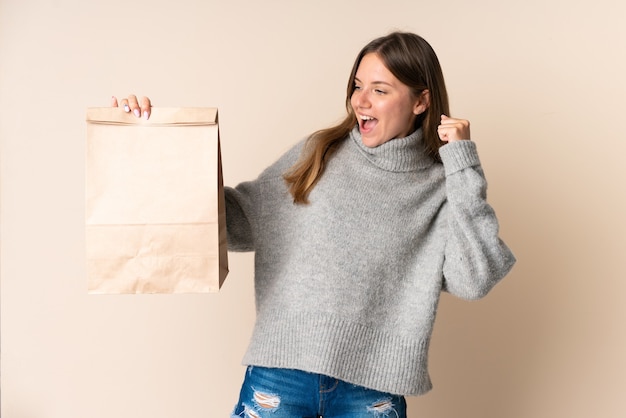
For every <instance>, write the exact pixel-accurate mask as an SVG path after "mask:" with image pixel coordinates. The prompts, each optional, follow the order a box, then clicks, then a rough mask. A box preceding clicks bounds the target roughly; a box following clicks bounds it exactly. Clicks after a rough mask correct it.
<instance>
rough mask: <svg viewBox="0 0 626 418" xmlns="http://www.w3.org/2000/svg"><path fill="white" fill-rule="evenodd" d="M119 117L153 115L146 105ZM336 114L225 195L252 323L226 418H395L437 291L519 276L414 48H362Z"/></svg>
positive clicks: (459, 132) (424, 57) (418, 388)
mask: <svg viewBox="0 0 626 418" xmlns="http://www.w3.org/2000/svg"><path fill="white" fill-rule="evenodd" d="M114 105H117V100H115V99H114ZM122 105H123V106H124V107H125V109H126V110H127V111H132V112H136V113H135V114H136V115H137V116H141V115H143V116H145V117H149V111H150V101H149V99H147V98H143V99H142V100H141V101H140V102H138V100H137V98H136V97H134V96H131V97H129V98H128V99H124V100H123V101H122ZM346 105H347V106H346V107H347V112H348V114H347V116H346V118H345V120H344V121H343V122H342V123H340V124H339V125H337V126H334V127H331V128H329V129H324V130H321V131H318V132H315V133H314V134H312V135H311V136H310V137H309V138H308V139H306V140H303V141H301V142H300V143H298V144H297V145H296V146H295V147H294V148H293V149H291V150H290V151H289V152H287V153H286V154H285V155H284V156H282V157H281V158H280V159H279V160H278V161H277V162H276V163H274V164H273V165H271V166H270V167H269V168H267V169H266V170H265V171H264V172H263V173H262V174H261V175H260V176H259V177H258V178H257V179H256V180H254V181H250V182H244V183H242V184H240V185H238V186H237V187H235V188H227V189H226V201H227V206H226V213H227V229H228V240H229V241H228V244H229V250H231V251H255V291H256V312H257V317H256V324H255V328H254V332H253V335H252V339H251V342H250V345H249V347H248V350H247V353H246V355H245V358H244V363H245V364H246V365H248V369H247V372H246V374H245V379H244V383H243V386H242V389H241V394H240V399H239V402H238V404H237V405H236V407H235V409H234V411H233V415H232V416H233V417H239V416H241V417H251V418H258V417H272V418H282V417H290V418H293V417H310V418H315V417H321V416H323V417H324V418H330V417H344V418H348V417H355V418H357V417H376V416H379V417H405V416H406V403H405V399H404V396H405V395H418V394H422V393H425V392H427V391H428V390H430V388H431V382H430V378H429V374H428V370H427V356H428V347H429V343H430V338H431V333H432V329H433V323H434V320H435V313H436V310H437V304H438V301H439V297H440V293H441V291H447V292H449V293H451V294H454V295H456V296H458V297H461V298H465V299H477V298H480V297H482V296H484V295H485V294H487V292H488V291H489V290H490V289H491V288H492V287H493V286H494V285H495V284H496V283H497V282H498V281H499V280H500V279H502V277H504V276H505V275H506V274H507V273H508V271H509V270H510V269H511V267H512V266H513V264H514V263H515V258H514V256H513V255H512V253H511V251H510V250H509V249H508V248H507V246H506V245H505V244H504V243H503V242H502V241H501V240H500V239H499V237H498V222H497V219H496V216H495V214H494V211H493V209H492V208H491V207H490V206H489V204H488V203H487V201H486V187H487V185H486V181H485V178H484V175H483V171H482V169H481V166H480V161H479V158H478V154H477V152H476V146H475V143H474V142H472V141H471V140H470V131H469V122H468V121H466V120H462V119H455V118H450V117H448V116H446V115H448V114H449V109H448V99H447V92H446V87H445V83H444V79H443V74H442V71H441V68H440V65H439V61H438V59H437V57H436V55H435V52H434V51H433V49H432V48H431V47H430V45H429V44H428V43H427V42H426V41H425V40H424V39H423V38H421V37H419V36H417V35H415V34H411V33H402V32H395V33H391V34H389V35H387V36H384V37H381V38H378V39H375V40H374V41H372V42H371V43H369V44H368V45H366V46H365V47H364V48H363V50H362V51H361V52H360V53H359V55H358V56H357V59H356V61H355V63H354V67H353V70H352V73H351V75H350V79H349V82H348V88H347V98H346Z"/></svg>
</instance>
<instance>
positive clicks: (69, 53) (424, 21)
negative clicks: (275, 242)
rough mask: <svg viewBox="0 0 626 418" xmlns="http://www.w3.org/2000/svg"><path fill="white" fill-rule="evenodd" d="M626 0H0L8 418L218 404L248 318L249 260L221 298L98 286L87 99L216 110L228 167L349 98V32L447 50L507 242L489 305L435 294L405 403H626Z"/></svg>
mask: <svg viewBox="0 0 626 418" xmlns="http://www.w3.org/2000/svg"><path fill="white" fill-rule="evenodd" d="M623 16H626V4H625V3H623V2H621V1H617V0H616V1H610V0H598V1H576V0H573V1H572V0H570V1H555V0H552V1H551V0H547V1H546V0H542V1H537V0H530V1H525V2H501V1H485V0H477V1H473V2H466V1H460V0H453V1H450V2H446V3H445V4H443V3H441V2H417V1H414V0H411V1H408V0H407V1H398V0H389V1H386V2H380V1H371V0H362V1H358V2H357V1H344V2H338V1H334V0H333V1H331V0H318V1H315V2H294V1H286V0H285V1H276V0H274V1H258V2H257V1H222V2H217V1H212V0H207V1H193V0H179V1H176V2H172V1H147V0H135V1H120V0H109V1H106V2H88V1H79V0H26V1H25V0H0V138H1V141H2V142H1V145H2V148H1V160H0V168H1V173H0V174H1V184H0V187H1V189H0V190H1V193H2V200H1V202H0V209H1V212H0V215H1V217H0V231H1V244H0V245H1V253H0V254H1V260H0V267H1V271H0V273H1V277H0V279H1V288H0V294H1V300H0V309H1V341H0V342H1V391H0V393H1V403H2V406H1V408H2V411H1V414H2V417H4V418H61V417H63V418H85V417H89V418H105V417H106V418H108V417H117V418H130V417H133V418H136V417H150V418H171V417H186V418H194V417H197V418H200V417H226V416H228V414H229V413H230V411H231V409H232V407H233V404H234V402H235V400H236V398H237V395H238V390H239V385H240V383H241V380H242V377H243V372H244V369H243V367H242V366H241V365H240V361H241V357H242V355H243V352H244V350H245V348H246V344H247V341H248V338H249V336H250V332H251V328H252V324H253V321H254V301H253V277H252V274H253V270H252V255H251V254H232V253H231V256H230V266H231V273H230V275H229V277H228V279H227V281H226V283H225V285H224V287H223V289H222V291H221V292H220V293H219V294H213V295H176V296H168V295H158V296H157V295H155V296H146V295H144V296H93V295H87V293H86V279H85V268H84V263H83V254H84V226H83V219H84V197H83V196H84V194H83V190H84V151H85V148H84V141H85V122H84V119H85V109H86V108H87V107H90V106H108V104H109V100H110V97H111V95H118V96H125V95H128V94H130V93H137V94H139V95H149V96H150V97H151V98H152V99H153V101H154V104H155V105H156V106H217V107H219V110H220V122H221V125H220V130H221V135H222V153H223V165H224V176H225V182H226V183H227V184H229V185H234V184H236V183H238V182H240V181H243V180H248V179H252V178H254V177H256V176H257V175H258V174H259V173H260V171H261V170H262V169H263V168H265V167H266V166H267V165H268V164H270V163H271V162H272V161H274V159H275V158H277V157H278V156H279V155H280V154H281V153H282V152H284V151H285V150H286V149H288V148H289V147H290V146H291V145H292V144H293V143H294V142H296V141H297V140H299V139H300V138H302V137H304V136H305V135H307V134H309V133H311V132H312V131H314V130H316V129H319V128H322V127H325V126H328V125H330V124H331V123H334V122H335V121H337V120H338V119H340V118H341V117H342V116H343V114H344V94H345V83H346V81H347V77H348V74H349V71H350V68H351V65H352V62H353V59H354V57H355V56H356V54H357V52H358V51H359V49H360V48H361V47H362V46H363V45H364V44H365V43H366V42H368V41H369V40H371V39H372V38H374V37H377V36H380V35H383V34H386V33H387V32H389V31H390V30H393V29H402V30H410V31H414V32H417V33H419V34H421V35H423V36H424V37H425V38H426V39H428V40H429V41H430V43H431V44H432V45H433V47H434V48H435V50H436V51H437V52H438V54H439V58H440V60H441V62H442V66H443V68H444V72H445V75H446V79H447V83H448V88H449V93H450V97H451V103H452V113H453V115H455V116H459V117H464V118H467V119H469V120H470V121H471V122H472V136H473V139H474V140H475V141H476V142H477V144H478V147H479V152H480V155H481V158H482V161H483V164H484V168H485V171H486V174H487V177H488V180H489V200H490V202H491V203H492V205H493V206H494V207H495V209H496V211H497V213H498V215H499V219H500V223H501V235H502V237H503V238H504V239H505V240H506V241H507V243H509V244H510V246H511V247H512V249H513V250H514V252H515V254H516V255H517V257H518V260H519V261H518V264H517V266H516V267H515V269H514V270H513V272H512V273H511V274H510V275H509V276H508V277H507V278H506V279H505V280H504V281H503V282H502V283H501V284H499V285H498V286H497V287H496V288H495V289H494V291H493V292H492V293H491V294H489V295H488V296H487V297H486V298H485V299H483V300H481V301H478V302H465V301H461V300H458V299H454V298H452V297H450V296H449V295H444V296H443V298H442V303H441V305H440V309H439V316H438V319H437V323H436V326H435V333H434V338H433V342H432V345H431V357H430V368H431V374H432V379H433V382H434V386H435V387H434V390H433V391H432V392H430V393H429V394H427V395H425V396H423V397H419V398H410V399H409V416H410V417H413V418H418V417H419V418H426V417H428V418H455V417H466V418H503V417H507V418H543V417H546V418H548V417H550V418H554V417H567V418H583V417H589V416H598V417H607V418H609V417H611V418H618V417H623V416H625V415H626V405H625V404H624V402H623V393H624V389H625V388H626V356H624V353H626V333H625V332H624V329H625V326H624V321H625V320H626V308H625V306H626V303H624V302H625V300H624V299H625V296H624V295H625V294H626V280H625V279H626V263H625V262H624V249H625V248H626V238H625V237H626V222H625V221H624V215H623V214H624V213H625V211H626V197H625V196H624V190H625V188H624V185H623V182H624V179H625V178H626V169H625V165H624V164H623V160H624V155H626V141H625V135H624V132H625V130H624V127H623V125H624V114H625V111H626V106H625V105H624V99H623V98H624V97H625V96H626V81H625V77H624V74H626V55H625V54H624V45H625V44H626V25H624V24H623V23H624V22H623Z"/></svg>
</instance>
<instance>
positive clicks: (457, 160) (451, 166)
mask: <svg viewBox="0 0 626 418" xmlns="http://www.w3.org/2000/svg"><path fill="white" fill-rule="evenodd" d="M439 156H440V157H441V161H442V162H443V166H444V169H445V173H446V176H449V175H450V174H453V173H456V172H457V171H461V170H463V169H465V168H468V167H473V166H476V165H480V159H479V158H478V151H477V150H476V143H475V142H473V141H469V140H464V141H454V142H451V143H449V144H446V145H444V146H442V147H441V148H439Z"/></svg>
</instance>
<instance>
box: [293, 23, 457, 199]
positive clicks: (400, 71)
mask: <svg viewBox="0 0 626 418" xmlns="http://www.w3.org/2000/svg"><path fill="white" fill-rule="evenodd" d="M370 53H375V54H377V55H378V56H379V57H380V58H381V59H382V61H383V63H384V64H385V67H387V69H388V70H389V71H390V72H391V73H392V74H393V75H394V76H395V77H396V78H397V79H398V80H400V82H402V83H403V84H405V85H406V86H408V87H409V88H410V89H411V92H412V93H413V94H414V96H415V97H419V95H420V94H422V92H423V91H424V90H428V92H429V93H430V105H429V107H428V109H426V111H425V112H423V113H422V114H420V115H418V116H417V117H416V118H415V125H414V130H417V129H418V128H419V127H421V128H422V130H423V135H424V142H425V145H426V149H427V152H428V153H429V154H430V155H431V156H432V157H433V158H434V159H435V160H437V161H440V159H439V147H441V145H443V142H441V140H440V139H439V135H438V134H437V126H438V125H439V123H440V120H441V119H440V118H441V115H442V114H445V115H449V114H450V113H449V105H448V93H447V91H446V85H445V82H444V79H443V72H442V71H441V66H440V64H439V59H438V58H437V55H436V54H435V51H434V50H433V48H432V47H431V46H430V44H428V42H426V40H424V39H423V38H422V37H420V36H418V35H416V34H414V33H407V32H393V33H390V34H389V35H387V36H383V37H380V38H377V39H374V40H373V41H371V42H370V43H369V44H367V45H366V46H365V47H364V48H363V49H362V50H361V52H359V55H358V56H357V58H356V60H355V61H354V65H353V67H352V72H351V73H350V78H349V80H348V86H347V92H346V110H347V112H348V114H347V115H346V117H345V119H344V120H343V121H342V122H340V123H339V124H337V125H335V126H333V127H330V128H327V129H322V130H320V131H317V132H314V133H313V134H312V135H311V136H310V137H309V140H308V141H307V147H306V149H305V151H304V153H303V157H302V158H301V159H300V161H298V162H297V163H296V164H295V165H294V166H293V167H292V168H291V169H290V170H289V171H288V172H287V173H286V174H285V176H284V178H285V181H286V182H287V185H288V186H289V192H290V193H291V195H292V196H293V201H294V203H308V202H309V200H308V197H309V193H310V192H311V190H313V187H315V185H316V184H317V182H318V180H319V179H320V177H321V176H322V173H323V172H324V168H325V166H326V163H327V162H328V160H329V159H330V157H331V156H332V155H333V153H334V152H335V150H336V149H337V147H338V146H339V144H340V143H341V142H342V141H343V140H344V139H346V138H347V137H348V134H349V133H350V131H352V129H353V128H354V127H355V125H356V116H355V114H354V110H353V109H352V106H351V104H350V99H351V97H352V93H353V92H354V86H355V84H354V79H355V77H356V72H357V70H358V68H359V65H360V63H361V60H362V59H363V57H364V56H365V55H367V54H370Z"/></svg>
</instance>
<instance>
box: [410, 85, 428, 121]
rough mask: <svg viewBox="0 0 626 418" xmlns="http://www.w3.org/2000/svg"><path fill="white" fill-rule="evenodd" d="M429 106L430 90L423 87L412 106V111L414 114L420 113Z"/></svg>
mask: <svg viewBox="0 0 626 418" xmlns="http://www.w3.org/2000/svg"><path fill="white" fill-rule="evenodd" d="M429 106H430V91H429V90H428V89H425V90H423V91H422V93H421V94H420V96H419V97H418V98H417V101H416V102H415V106H414V107H413V113H414V114H415V115H420V114H422V113H424V112H425V111H426V109H428V107H429Z"/></svg>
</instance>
